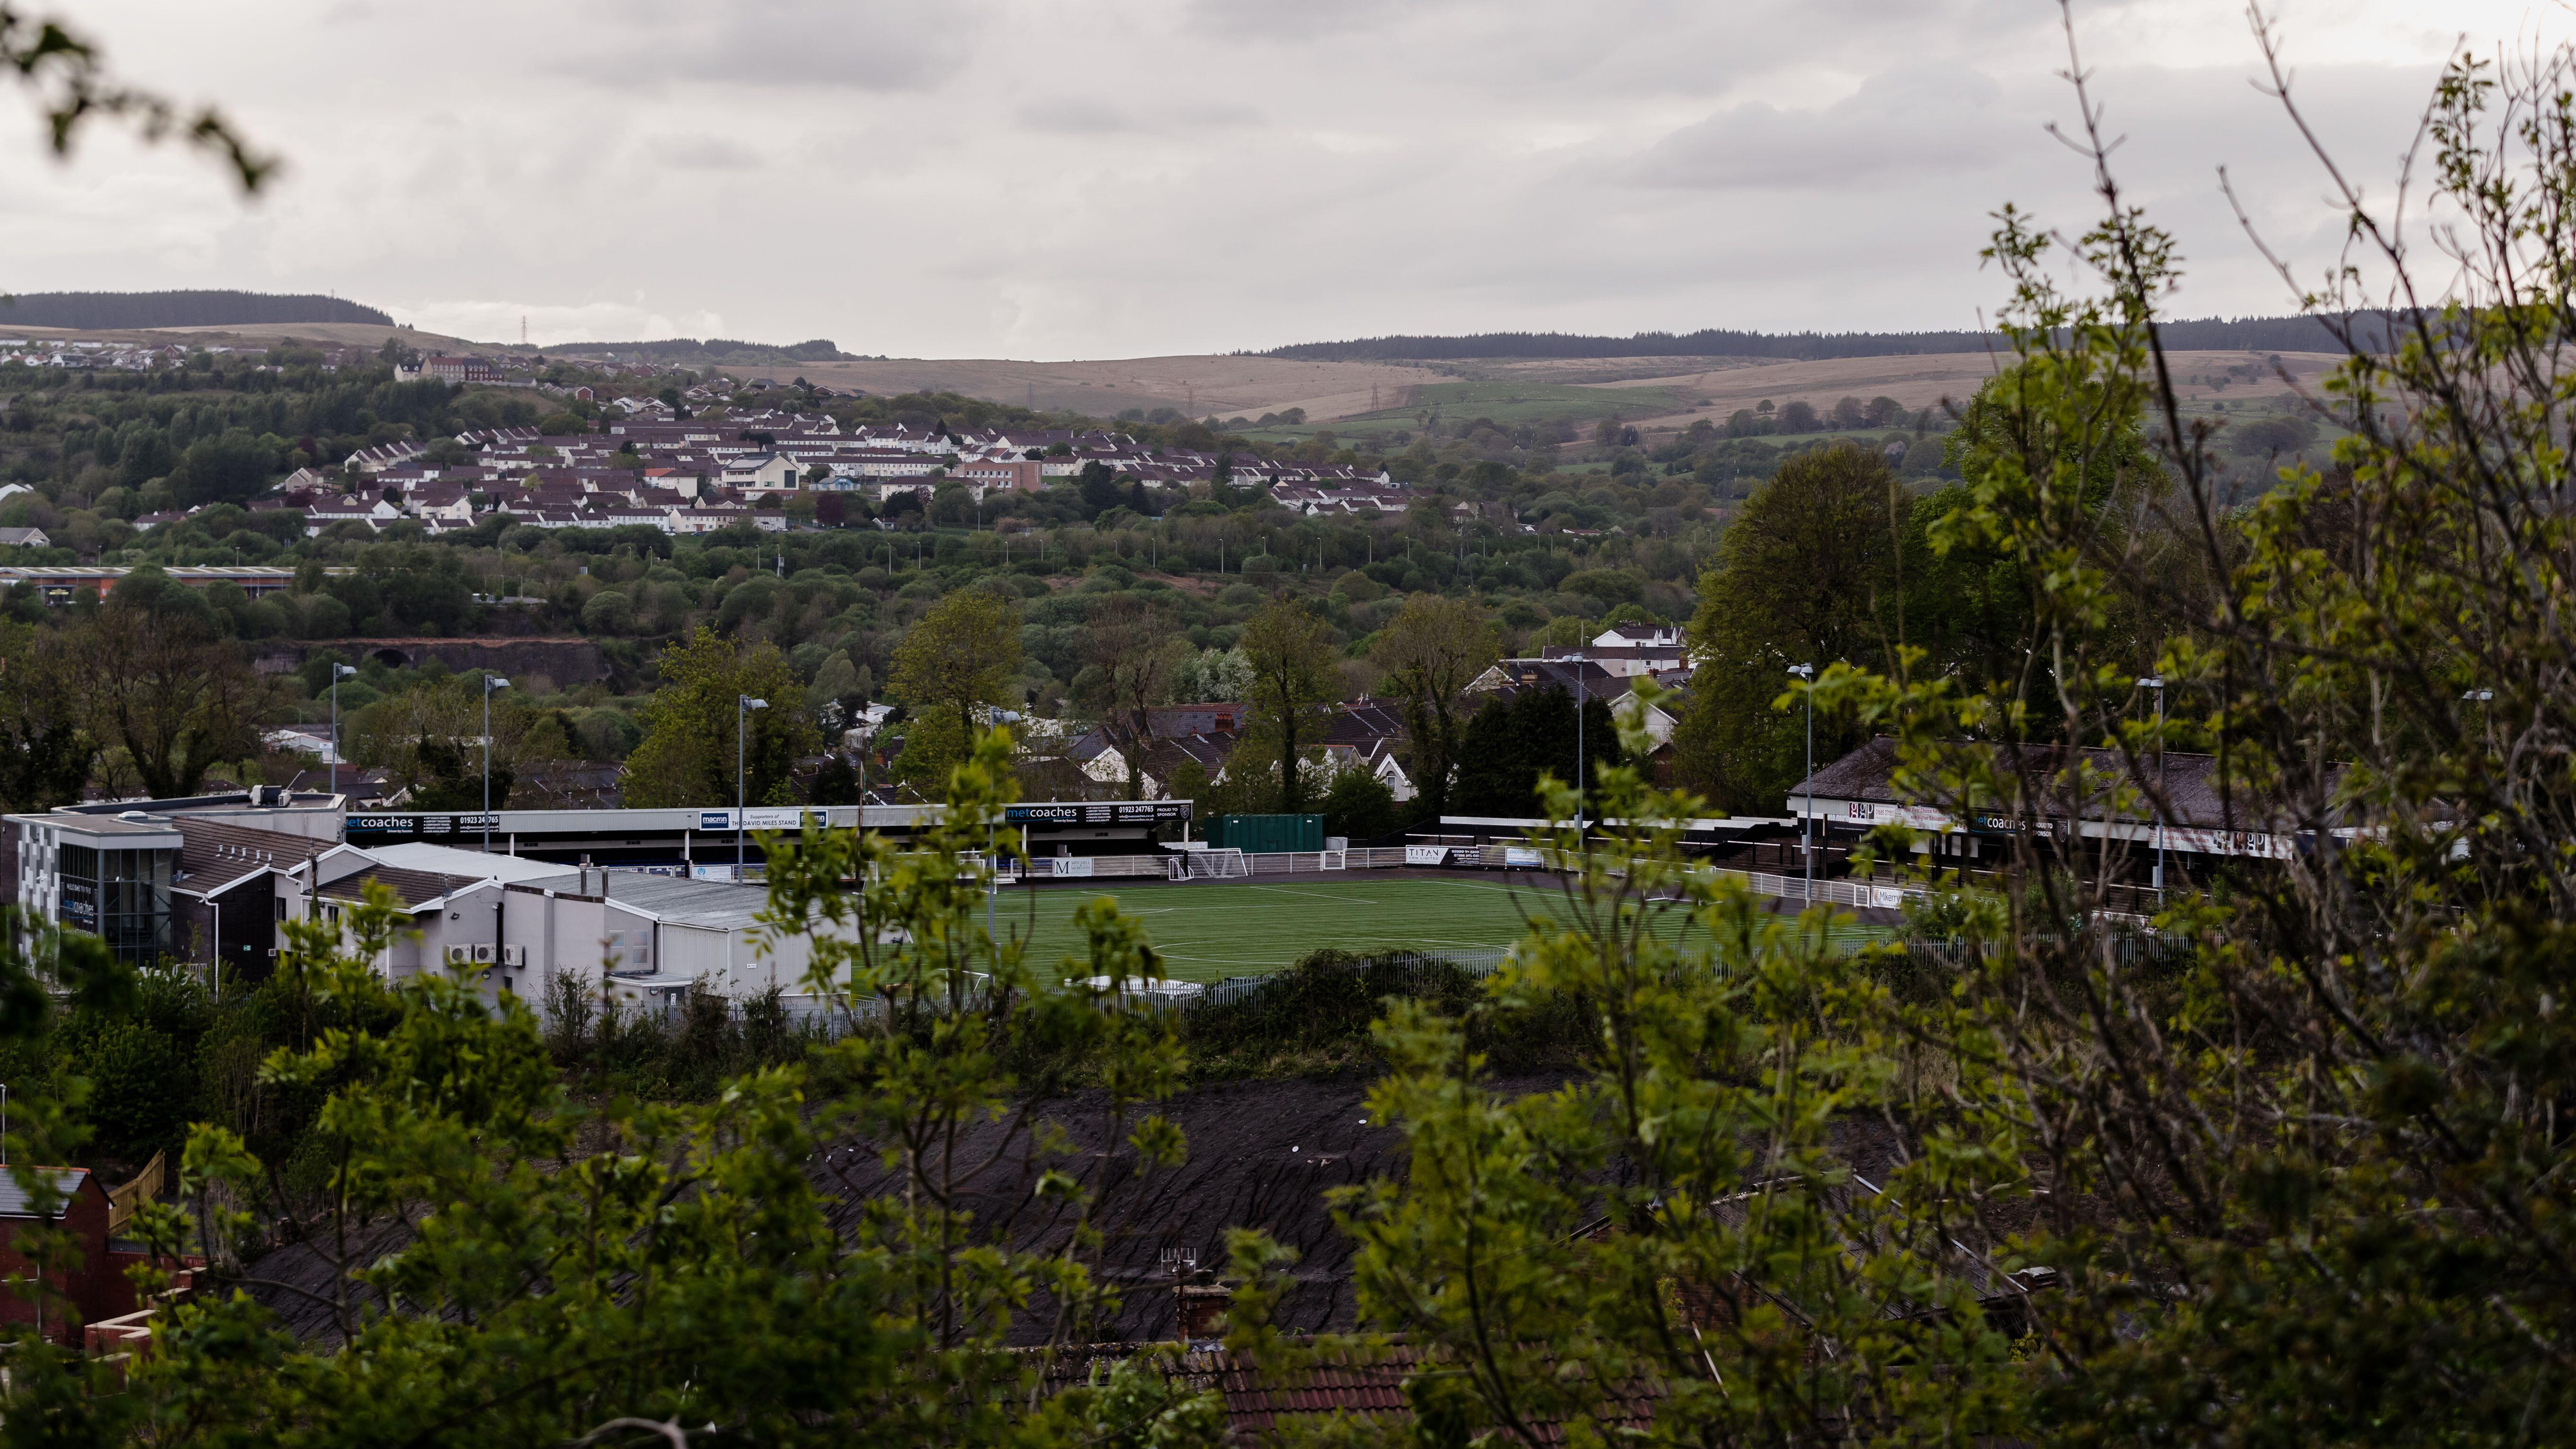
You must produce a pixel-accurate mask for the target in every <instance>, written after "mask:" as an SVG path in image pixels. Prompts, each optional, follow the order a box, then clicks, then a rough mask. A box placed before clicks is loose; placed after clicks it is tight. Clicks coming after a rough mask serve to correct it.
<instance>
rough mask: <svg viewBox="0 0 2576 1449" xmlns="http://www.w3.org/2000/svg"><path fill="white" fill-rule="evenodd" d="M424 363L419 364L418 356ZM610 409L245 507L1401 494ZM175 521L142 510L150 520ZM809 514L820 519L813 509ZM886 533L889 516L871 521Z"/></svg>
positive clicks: (1221, 469)
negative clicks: (1116, 493)
mask: <svg viewBox="0 0 2576 1449" xmlns="http://www.w3.org/2000/svg"><path fill="white" fill-rule="evenodd" d="M432 361H433V362H434V361H436V359H432ZM615 405H616V406H617V408H618V409H619V411H620V412H621V413H622V414H623V415H624V416H623V418H622V419H621V420H619V421H613V422H611V423H609V424H608V427H607V430H606V431H605V432H604V433H587V434H578V435H569V436H548V435H546V434H544V433H541V432H539V431H538V430H537V429H535V428H494V429H488V430H481V431H474V432H467V433H463V434H460V435H458V436H457V438H456V439H455V442H456V443H457V444H458V445H460V446H461V447H463V448H465V449H467V450H469V452H470V454H471V457H470V459H469V460H467V461H461V462H451V463H429V462H424V461H422V458H423V455H424V454H425V453H427V452H428V451H429V446H428V445H427V444H425V443H393V444H382V445H378V446H374V447H369V448H365V449H362V450H360V451H359V452H357V453H355V454H353V455H352V456H351V457H350V458H349V459H348V461H347V463H346V465H345V467H343V468H338V469H323V468H304V469H300V470H298V471H297V472H295V473H294V474H292V475H290V476H289V477H288V478H287V479H286V480H285V482H284V483H283V484H281V485H280V487H279V490H278V493H277V496H275V497H274V498H268V499H262V500H260V501H258V502H255V503H253V504H252V505H251V507H252V508H254V509H260V510H266V509H278V508H284V509H292V510H296V511H298V512H301V513H302V514H303V516H304V518H305V521H306V524H307V527H308V529H309V531H310V532H311V533H314V534H319V533H320V532H322V530H324V529H326V528H330V527H332V526H333V525H335V524H341V523H359V524H365V525H367V526H369V527H371V528H381V527H382V526H384V525H386V524H389V523H393V522H396V521H398V520H403V519H409V520H412V521H415V522H418V523H419V524H421V525H422V526H423V528H424V529H425V530H427V531H428V532H429V533H431V534H438V533H445V532H451V531H455V530H460V529H466V528H471V527H473V526H474V525H475V523H476V522H477V521H478V520H480V519H483V518H486V517H489V516H491V515H493V514H507V515H508V516H509V517H510V518H511V519H512V520H513V521H514V522H516V523H519V524H522V525H525V526H528V527H533V528H626V527H636V526H641V527H648V528H658V529H660V530H662V531H663V532H665V533H673V534H683V533H712V532H714V531H716V530H717V529H720V528H724V527H726V526H728V525H731V524H735V523H742V522H748V523H750V524H752V525H753V526H755V527H757V528H761V529H764V530H769V531H784V530H785V529H786V528H787V527H788V518H787V515H786V513H785V512H784V511H783V504H784V502H785V501H786V500H787V499H789V498H791V497H793V496H795V495H797V494H799V493H803V494H805V495H807V496H808V497H809V498H812V499H814V500H816V501H817V502H818V503H820V502H821V500H825V499H828V498H831V497H833V496H834V495H840V496H845V497H846V496H857V497H860V498H864V499H865V500H866V501H867V502H868V503H869V504H871V505H874V506H877V507H880V508H882V507H884V506H885V505H887V504H889V503H894V502H897V501H898V500H901V499H903V498H906V497H910V498H913V499H916V500H918V501H919V502H920V503H922V504H925V505H926V504H927V503H928V502H929V501H930V500H931V499H932V498H933V496H934V495H936V494H937V493H938V492H939V491H940V490H942V489H946V488H956V489H960V490H962V491H963V493H964V495H965V496H966V497H967V498H969V499H971V500H974V501H978V502H980V501H982V500H983V499H984V497H985V496H986V495H988V494H991V493H995V492H1020V493H1037V492H1041V491H1043V490H1045V489H1046V488H1048V487H1050V486H1052V485H1053V484H1055V483H1057V482H1059V481H1063V480H1069V479H1074V478H1079V477H1082V476H1084V475H1085V474H1086V472H1090V473H1094V474H1097V475H1100V476H1104V477H1106V478H1108V479H1109V480H1110V481H1111V482H1112V483H1113V484H1114V485H1115V486H1118V487H1121V488H1127V487H1135V488H1141V489H1143V490H1145V496H1146V497H1147V498H1149V499H1150V498H1155V497H1169V496H1176V495H1186V493H1187V491H1188V490H1189V488H1190V487H1191V486H1192V485H1207V484H1230V485H1231V486H1234V487H1242V488H1260V489H1266V490H1267V491H1268V493H1269V496H1270V498H1271V500H1272V501H1273V502H1275V503H1276V504H1278V505H1279V506H1281V507H1283V508H1287V509H1290V510H1293V511H1295V512H1298V513H1301V514H1304V515H1307V516H1310V517H1311V516H1322V515H1334V514H1339V515H1353V514H1379V513H1400V512H1402V511H1403V510H1404V509H1406V508H1407V507H1409V506H1411V504H1412V502H1413V498H1414V495H1413V493H1412V491H1411V490H1410V489H1409V488H1407V487H1406V486H1405V485H1403V484H1400V483H1398V482H1396V481H1395V480H1394V479H1393V478H1392V477H1391V476H1390V475H1389V474H1388V473H1387V472H1386V471H1385V470H1384V469H1383V468H1376V469H1370V468H1365V467H1362V466H1359V465H1354V464H1343V465H1308V464H1296V463H1282V462H1275V461H1272V460H1269V459H1264V458H1261V457H1259V456H1256V455H1254V454H1250V453H1218V452H1206V451H1198V450H1190V449H1182V448H1169V447H1165V448H1156V447H1149V446H1146V445H1142V444H1140V443H1138V442H1137V441H1136V440H1135V439H1134V438H1132V437H1129V436H1127V435H1125V434H1120V433H1112V432H1108V431H1104V430H1101V429H1097V428H1094V429H1087V430H1077V429H1065V428H1052V429H1008V430H1005V429H995V428H986V429H975V430H959V431H942V430H940V429H938V428H936V427H931V428H915V427H908V426H895V427H890V428H868V427H863V428H860V429H858V430H855V431H850V432H844V431H843V430H842V429H841V428H840V426H839V425H838V424H837V423H836V422H835V421H834V420H833V419H832V418H831V417H829V416H826V415H823V414H800V413H789V412H774V411H767V410H755V411H749V412H736V413H732V414H729V415H723V416H720V417H717V418H709V419H689V418H680V417H676V416H674V409H672V408H671V407H670V406H668V405H667V404H664V403H663V402H661V401H659V400H657V399H638V398H621V399H618V400H617V403H616V404H615ZM187 516H189V515H188V514H187V513H185V512H178V511H172V512H163V513H154V514H147V515H144V516H143V517H140V518H138V519H136V520H135V523H136V525H137V527H139V528H146V529H148V528H151V527H154V526H157V525H159V524H163V523H170V522H175V521H177V520H179V519H181V518H185V517H187ZM823 516H824V518H825V521H827V522H834V521H837V519H835V518H833V517H832V516H831V511H830V509H829V507H828V505H824V511H823ZM881 526H887V527H891V526H892V525H891V524H881Z"/></svg>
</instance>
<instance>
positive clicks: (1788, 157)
mask: <svg viewBox="0 0 2576 1449" xmlns="http://www.w3.org/2000/svg"><path fill="white" fill-rule="evenodd" d="M2002 94H2003V87H2001V86H1999V85H1997V84H1996V83H1995V82H1994V80H1993V79H1992V78H1990V77H1988V76H1985V75H1982V74H1980V73H1978V72H1976V71H1973V70H1966V69H1962V68H1958V67H1951V66H1927V67H1918V68H1912V69H1906V70H1899V71H1890V72H1887V73H1884V74H1881V75H1877V76H1873V77H1871V78H1870V79H1869V80H1868V81H1867V82H1865V83H1864V84H1863V85H1862V86H1861V88H1860V89H1859V90H1858V91H1856V92H1854V93H1853V94H1852V95H1850V96H1848V97H1846V98H1845V99H1843V100H1840V101H1837V102H1835V103H1834V104H1832V105H1830V106H1826V107H1824V108H1822V109H1821V110H1815V111H1784V110H1781V109H1779V108H1777V107H1775V106H1771V105H1768V104H1764V103H1761V102H1750V103H1746V104H1743V105H1737V106H1730V107H1728V108H1727V109H1725V110H1722V111H1720V112H1718V113H1717V114H1716V115H1713V116H1711V117H1709V118H1708V119H1707V120H1704V121H1701V122H1699V123H1698V124H1696V125H1691V126H1686V127H1683V128H1682V129H1681V130H1678V131H1675V132H1673V133H1672V134H1671V135H1669V136H1666V137H1665V138H1664V139H1663V140H1662V141H1660V142H1658V143H1656V145H1655V146H1654V147H1653V148H1652V149H1650V150H1649V151H1647V152H1646V154H1645V155H1644V156H1642V157H1640V158H1638V162H1637V165H1636V167H1635V169H1634V173H1633V174H1634V176H1635V178H1636V179H1637V180H1639V181H1641V182H1644V183H1645V184H1647V185H1652V186H1674V187H1693V188H1724V187H1736V186H1750V187H1768V188H1820V187H1838V186H1843V185H1848V184H1849V183H1851V182H1854V181H1866V180H1871V179H1874V178H1877V177H1881V176H1885V175H1887V174H1889V173H1891V172H1898V171H1904V172H1947V171H1964V170H1974V169H1978V168H1981V167H1984V166H1989V165H1992V164H1994V163H1995V162H1996V161H1997V160H1998V159H1999V158H1998V152H1999V150H2000V149H2001V148H2000V147H1999V145H1998V141H1999V139H2001V138H2000V136H1999V131H2000V130H2001V128H2002V127H2004V126H2006V125H2008V124H2009V121H2008V120H2007V119H2006V118H2005V117H2003V116H2001V115H1999V114H1998V109H1999V108H1998V107H1997V106H1996V104H1995V102H1996V101H1997V99H1998V98H1999V97H2001V95H2002Z"/></svg>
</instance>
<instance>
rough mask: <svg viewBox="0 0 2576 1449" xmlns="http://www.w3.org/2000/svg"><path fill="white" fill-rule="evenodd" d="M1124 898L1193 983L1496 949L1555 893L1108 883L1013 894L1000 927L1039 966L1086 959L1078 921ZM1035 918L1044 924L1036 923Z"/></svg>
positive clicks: (1416, 886) (1353, 880)
mask: <svg viewBox="0 0 2576 1449" xmlns="http://www.w3.org/2000/svg"><path fill="white" fill-rule="evenodd" d="M1104 895H1106V896H1114V897H1116V898H1117V901H1118V906H1119V909H1121V910H1123V911H1126V912H1127V913H1128V914H1130V915H1133V916H1136V917H1138V918H1140V919H1142V920H1143V921H1144V923H1145V929H1146V931H1147V932H1148V933H1149V935H1150V936H1151V938H1152V940H1153V943H1154V948H1155V950H1157V951H1159V952H1161V953H1162V957H1163V969H1164V970H1165V971H1167V972H1169V973H1170V974H1171V975H1172V976H1174V977H1177V978H1179V979H1181V980H1184V981H1216V980H1220V979H1222V978H1224V977H1227V976H1250V975H1255V974H1257V973H1260V972H1264V971H1277V970H1281V969H1284V968H1286V967H1289V966H1293V965H1295V964H1296V963H1297V960H1298V958H1300V957H1302V956H1304V955H1305V954H1306V953H1307V952H1309V951H1318V950H1322V949H1324V948H1326V947H1337V948H1339V949H1341V950H1345V951H1381V950H1409V951H1423V952H1433V953H1436V952H1440V951H1467V950H1486V949H1491V948H1493V947H1497V946H1508V945H1510V944H1511V943H1512V942H1513V941H1515V940H1517V939H1519V937H1520V935H1521V930H1522V925H1521V921H1522V912H1523V911H1524V910H1526V911H1530V912H1542V911H1545V910H1547V908H1548V906H1549V905H1550V904H1551V903H1553V902H1554V901H1555V900H1556V896H1555V894H1554V892H1552V891H1549V890H1546V889H1543V888H1534V887H1528V886H1523V887H1518V888H1514V887H1511V886H1507V885H1505V884H1504V883H1503V882H1501V881H1499V880H1497V881H1494V882H1492V883H1490V884H1488V883H1486V882H1484V881H1467V880H1446V879H1435V880H1421V879H1414V880H1407V879H1404V878H1402V877H1400V876H1395V875H1392V874H1384V875H1380V874H1375V873H1370V874H1363V873H1361V872H1358V871H1352V872H1349V873H1348V874H1342V873H1335V874H1333V875H1330V876H1325V877H1318V876H1294V877H1289V878H1286V879H1282V880H1279V881H1277V882H1271V881H1194V882H1191V883H1189V884H1186V885H1169V884H1148V883H1138V884H1135V885H1126V884H1118V883H1112V882H1103V883H1102V888H1101V889H1099V890H1073V889H1064V888H1054V889H1046V890H1037V891H1014V890H1012V889H1010V888H1008V887H1005V888H1004V889H1003V890H1002V893H1001V896H1000V898H999V899H998V900H997V901H996V902H995V903H994V904H995V906H996V908H997V909H996V917H997V919H996V921H995V924H996V926H997V927H999V928H1000V929H1001V930H1002V931H1003V932H1004V933H1006V934H1007V933H1008V932H1010V931H1012V930H1014V929H1017V930H1018V931H1020V932H1022V933H1023V934H1024V935H1026V936H1027V937H1028V940H1029V944H1030V952H1029V959H1030V960H1031V961H1032V962H1033V963H1043V964H1049V965H1051V964H1053V963H1054V962H1055V961H1056V960H1057V959H1058V958H1059V957H1062V956H1067V955H1075V954H1079V953H1080V952H1082V950H1083V949H1084V947H1083V939H1082V934H1081V932H1079V931H1078V930H1076V929H1075V928H1074V924H1073V913H1074V911H1075V910H1076V909H1077V908H1079V907H1080V906H1081V905H1082V904H1083V902H1085V901H1090V900H1096V899H1098V898H1099V897H1101V896H1104ZM1033 917H1034V918H1033Z"/></svg>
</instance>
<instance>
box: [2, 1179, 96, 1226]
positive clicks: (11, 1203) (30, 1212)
mask: <svg viewBox="0 0 2576 1449" xmlns="http://www.w3.org/2000/svg"><path fill="white" fill-rule="evenodd" d="M43 1170H44V1169H42V1168H39V1169H38V1171H43ZM53 1172H54V1190H55V1191H56V1192H59V1193H61V1194H62V1195H63V1199H64V1201H65V1202H69V1201H70V1199H71V1195H72V1194H73V1193H76V1192H78V1191H80V1187H81V1184H82V1183H84V1182H87V1181H88V1180H89V1169H88V1168H86V1167H59V1168H55V1169H53ZM34 1216H36V1209H35V1205H34V1204H33V1203H30V1202H29V1201H28V1200H27V1190H26V1189H25V1188H22V1187H20V1186H19V1185H18V1179H17V1177H16V1176H15V1175H14V1174H11V1173H6V1172H0V1218H32V1217H34ZM56 1216H60V1211H59V1209H58V1210H57V1211H56Z"/></svg>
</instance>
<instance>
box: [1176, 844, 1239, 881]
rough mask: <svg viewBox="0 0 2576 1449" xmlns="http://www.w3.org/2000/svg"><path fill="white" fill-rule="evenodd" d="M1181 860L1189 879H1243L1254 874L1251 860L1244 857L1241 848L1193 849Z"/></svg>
mask: <svg viewBox="0 0 2576 1449" xmlns="http://www.w3.org/2000/svg"><path fill="white" fill-rule="evenodd" d="M1180 861H1181V862H1182V863H1183V865H1184V868H1185V869H1186V870H1187V871H1188V875H1187V876H1186V877H1185V878H1186V879H1189V880H1241V879H1243V878H1244V877H1246V876H1248V875H1250V874H1252V865H1251V862H1249V861H1247V860H1245V859H1244V858H1243V852H1242V851H1240V850H1193V851H1191V852H1190V853H1189V854H1187V855H1184V856H1182V857H1180ZM1182 878H1184V877H1177V876H1176V877H1175V879H1182Z"/></svg>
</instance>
